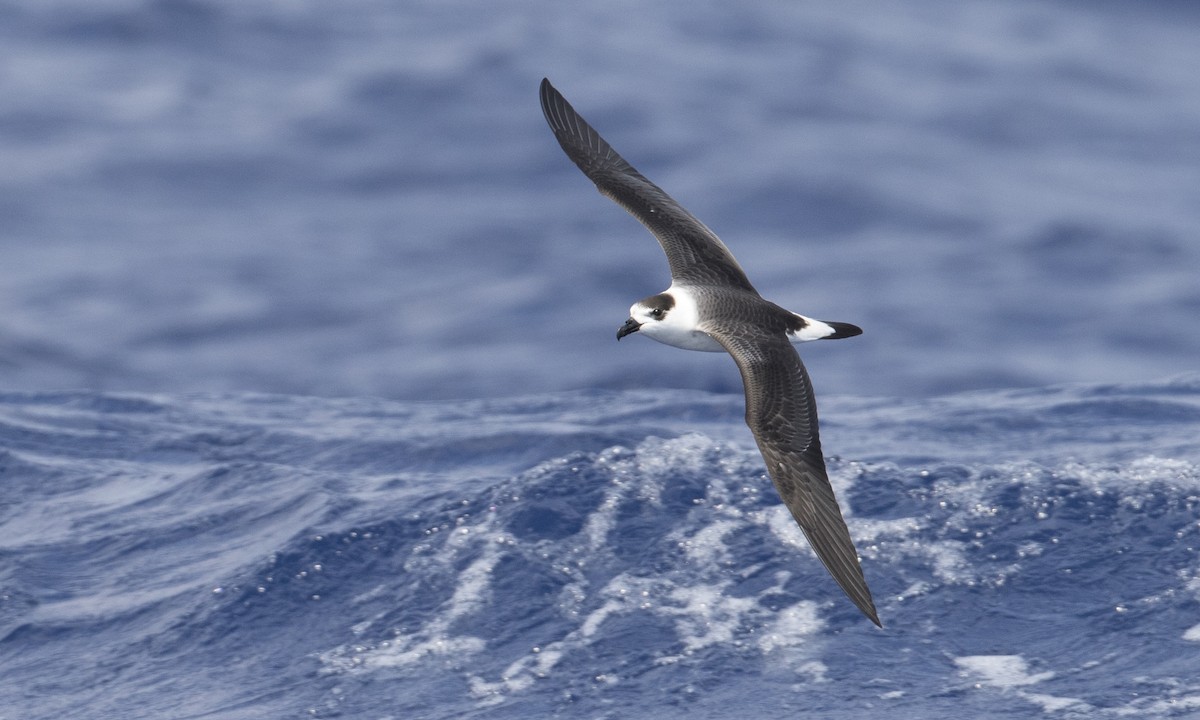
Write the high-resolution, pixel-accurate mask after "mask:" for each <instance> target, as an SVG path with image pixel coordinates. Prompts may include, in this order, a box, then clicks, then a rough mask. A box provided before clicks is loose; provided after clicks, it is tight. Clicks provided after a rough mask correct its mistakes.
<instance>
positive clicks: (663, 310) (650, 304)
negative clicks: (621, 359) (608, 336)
mask: <svg viewBox="0 0 1200 720" xmlns="http://www.w3.org/2000/svg"><path fill="white" fill-rule="evenodd" d="M674 307H675V298H674V297H672V296H671V295H670V294H668V293H659V294H658V295H651V296H650V297H648V298H645V299H643V300H638V301H637V302H635V303H634V304H633V307H631V308H629V319H628V320H626V321H625V324H624V325H622V326H621V327H620V328H619V329H618V330H617V339H618V340H620V339H621V338H623V337H625V336H626V335H629V334H631V333H635V332H637V331H639V330H642V331H644V332H646V334H647V335H654V331H655V330H657V329H659V327H660V324H661V323H664V322H667V318H669V317H670V315H671V310H672V309H673V308H674Z"/></svg>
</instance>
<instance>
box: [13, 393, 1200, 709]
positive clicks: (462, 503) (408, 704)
mask: <svg viewBox="0 0 1200 720" xmlns="http://www.w3.org/2000/svg"><path fill="white" fill-rule="evenodd" d="M825 412H826V417H827V418H829V420H828V421H827V422H826V426H825V428H826V433H825V441H826V444H827V446H828V447H829V448H831V449H836V451H837V452H839V453H841V454H840V455H838V456H836V457H833V458H831V461H830V474H831V477H832V479H833V482H834V485H835V487H836V488H837V490H838V492H839V494H840V496H841V498H842V500H843V505H844V506H846V508H847V509H848V514H849V520H848V522H849V526H850V529H851V532H852V534H853V536H854V539H855V541H856V544H857V545H858V548H859V550H860V552H861V553H862V555H863V564H864V567H865V571H866V573H867V576H868V579H869V581H870V582H871V585H872V588H873V590H874V594H875V597H876V602H877V604H878V605H879V609H880V616H881V617H882V619H883V621H884V624H885V629H883V630H879V629H877V628H875V627H874V626H873V625H871V624H870V623H869V622H867V621H866V620H865V619H864V618H863V617H862V616H861V615H860V614H859V613H858V611H857V610H856V609H855V608H854V607H853V606H852V605H851V604H850V603H849V602H848V601H847V600H846V599H845V598H844V597H843V596H842V595H841V592H840V590H838V588H837V587H836V585H835V584H834V583H833V581H832V580H831V579H830V578H829V577H828V575H827V574H826V572H825V570H824V569H823V568H822V567H821V564H820V562H819V561H818V560H817V559H816V558H815V556H813V555H812V553H811V551H810V550H809V549H808V548H807V546H806V544H805V541H804V540H803V536H802V534H801V533H800V531H799V529H798V528H796V527H795V525H794V523H793V522H792V520H791V518H790V517H789V516H788V514H787V512H786V510H785V509H784V508H783V507H782V505H781V504H780V503H779V501H778V499H777V497H776V495H775V493H774V490H773V488H772V487H771V485H770V481H769V480H768V479H767V478H766V477H765V474H764V472H763V468H762V461H761V458H760V457H759V456H758V453H757V451H756V450H755V449H754V447H753V443H752V441H751V439H750V438H749V433H748V431H746V430H744V429H742V428H741V427H740V423H739V415H740V413H741V403H740V400H739V399H738V398H737V397H735V396H730V395H725V394H714V393H704V392H699V391H679V390H673V391H672V390H647V391H622V392H602V391H579V392H574V393H563V394H557V395H539V396H533V397H518V398H511V399H504V400H482V401H458V402H452V401H439V402H423V403H422V402H396V401H384V400H367V399H348V400H326V399H313V398H305V397H298V396H279V395H247V394H236V395H190V396H184V395H170V396H159V395H141V394H103V393H92V392H74V393H69V392H60V393H28V394H17V393H9V394H5V395H4V396H3V397H0V441H3V443H4V446H5V447H6V448H7V449H6V450H5V452H4V453H3V454H2V455H0V478H2V479H3V492H4V505H3V507H4V516H3V518H2V519H3V526H2V527H3V535H2V536H0V543H2V544H0V548H2V550H0V552H2V553H3V555H2V557H3V563H4V564H3V567H4V576H3V594H2V595H0V634H2V635H0V636H2V637H3V640H2V641H0V666H2V667H3V669H4V673H3V676H4V681H3V683H0V707H2V708H4V709H3V710H0V716H4V717H13V718H54V717H62V716H64V715H65V716H68V717H103V718H107V717H114V718H115V717H122V718H157V717H177V718H184V717H221V718H261V717H356V718H357V717H362V718H410V717H420V718H458V717H489V718H490V717H501V718H507V717H512V718H518V717H558V716H562V717H589V718H618V717H641V716H646V715H653V716H656V717H657V716H661V717H704V718H721V717H731V716H734V715H737V716H743V715H745V714H747V713H749V714H752V715H768V714H780V713H800V714H802V715H804V714H811V715H813V716H817V717H833V718H843V717H844V718H852V717H863V716H873V715H877V714H887V715H889V716H895V717H904V718H928V717H963V716H968V717H1039V716H1042V715H1052V716H1054V717H1064V718H1098V717H1112V718H1117V717H1127V716H1136V717H1154V718H1159V717H1164V718H1165V717H1194V716H1195V714H1196V713H1197V712H1200V680H1198V679H1197V678H1200V645H1198V643H1200V553H1198V549H1200V521H1198V519H1197V518H1198V509H1200V508H1198V506H1200V452H1197V450H1196V447H1195V438H1196V436H1197V433H1198V432H1200V378H1198V377H1197V376H1195V375H1192V376H1188V377H1181V378H1178V379H1176V380H1174V381H1170V382H1157V383H1147V384H1143V385H1123V386H1114V385H1107V386H1106V385H1081V386H1068V387H1050V388H1041V389H1037V390H1008V391H987V392H985V391H980V392H976V393H964V394H960V395H954V396H949V397H941V398H936V399H932V400H926V401H912V400H908V401H904V400H891V401H883V400H861V399H855V398H836V397H835V398H830V399H828V401H827V402H826V403H825Z"/></svg>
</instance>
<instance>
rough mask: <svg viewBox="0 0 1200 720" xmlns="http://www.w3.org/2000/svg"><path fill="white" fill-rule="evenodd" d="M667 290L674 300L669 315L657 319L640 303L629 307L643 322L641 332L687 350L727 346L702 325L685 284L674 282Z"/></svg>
mask: <svg viewBox="0 0 1200 720" xmlns="http://www.w3.org/2000/svg"><path fill="white" fill-rule="evenodd" d="M665 294H668V295H670V296H671V297H672V298H673V299H674V300H675V307H673V308H671V310H670V312H668V313H667V315H666V317H664V318H663V319H662V320H656V319H654V318H653V317H651V316H650V314H649V313H648V311H647V308H645V307H643V306H642V305H641V304H640V303H639V304H635V305H634V306H633V307H632V308H630V309H629V315H630V317H632V318H633V319H634V320H637V321H638V322H640V323H642V326H641V327H640V328H638V332H640V333H641V334H642V335H645V336H647V337H649V338H651V339H654V340H657V341H658V342H660V343H663V344H664V345H671V346H673V347H677V348H683V349H684V350H700V351H702V352H724V351H725V348H723V347H721V345H720V343H718V342H717V341H716V340H713V339H712V337H711V336H709V334H708V333H706V332H704V331H703V330H701V329H700V309H699V307H698V306H697V304H696V299H695V297H693V296H692V294H691V292H689V291H688V289H687V288H686V287H680V286H677V285H675V284H674V283H672V284H671V287H669V288H667V289H666V291H665Z"/></svg>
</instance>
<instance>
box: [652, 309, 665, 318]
mask: <svg viewBox="0 0 1200 720" xmlns="http://www.w3.org/2000/svg"><path fill="white" fill-rule="evenodd" d="M662 316H663V311H662V308H654V309H653V310H651V311H650V317H652V318H654V319H655V320H662Z"/></svg>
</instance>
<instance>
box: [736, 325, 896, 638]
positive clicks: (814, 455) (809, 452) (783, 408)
mask: <svg viewBox="0 0 1200 720" xmlns="http://www.w3.org/2000/svg"><path fill="white" fill-rule="evenodd" d="M712 335H713V338H714V339H716V340H717V342H719V343H721V344H722V345H723V346H724V347H725V349H726V350H728V351H729V354H730V355H732V356H733V359H734V360H735V361H737V365H738V369H739V370H741V373H742V384H743V385H744V386H745V389H746V424H747V425H749V426H750V430H751V431H753V432H754V439H755V440H756V441H757V442H758V449H759V451H760V452H762V456H763V460H765V461H766V463H767V472H768V473H769V474H770V475H771V479H772V480H773V481H774V482H775V489H776V490H778V491H779V496H780V497H781V498H783V503H784V505H786V506H787V508H788V510H790V511H791V513H792V517H793V518H795V519H796V522H797V523H798V524H799V525H800V529H801V530H803V531H804V536H805V537H807V538H808V542H809V544H810V545H812V549H813V550H814V551H815V552H816V553H817V557H819V558H820V559H821V562H822V563H823V564H824V565H825V569H826V570H828V571H829V574H831V575H833V579H834V580H836V581H837V583H838V585H839V586H841V588H842V590H843V591H844V592H845V593H846V595H847V596H848V597H849V598H850V600H852V601H853V602H854V604H855V605H857V606H858V609H859V610H862V612H863V614H865V615H866V616H867V617H868V618H870V619H871V622H873V623H875V624H876V625H879V626H880V627H882V624H881V623H880V622H879V615H878V613H876V611H875V603H874V601H872V599H871V591H870V589H869V588H868V587H867V581H866V578H864V577H863V572H862V567H861V566H860V565H859V562H858V553H857V552H856V551H855V549H854V542H853V541H852V540H851V539H850V531H849V530H848V529H847V528H846V521H845V520H844V519H842V511H841V509H840V508H839V507H838V502H837V498H836V497H834V495H833V486H832V485H830V484H829V476H828V474H827V473H826V472H825V458H824V457H823V456H822V455H821V440H820V437H819V435H818V432H817V403H816V400H815V399H814V398H813V391H812V383H811V382H810V381H809V379H808V371H806V370H805V369H804V363H802V362H801V361H800V355H799V354H797V353H796V349H795V348H794V347H792V345H791V343H790V342H788V341H787V339H786V338H785V337H784V336H783V335H782V333H781V334H780V335H779V337H778V339H777V340H776V339H774V338H772V339H769V340H768V339H766V338H764V337H763V336H761V335H756V336H754V337H748V336H741V335H739V333H737V332H736V330H732V331H726V332H721V331H716V332H713V333H712Z"/></svg>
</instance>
